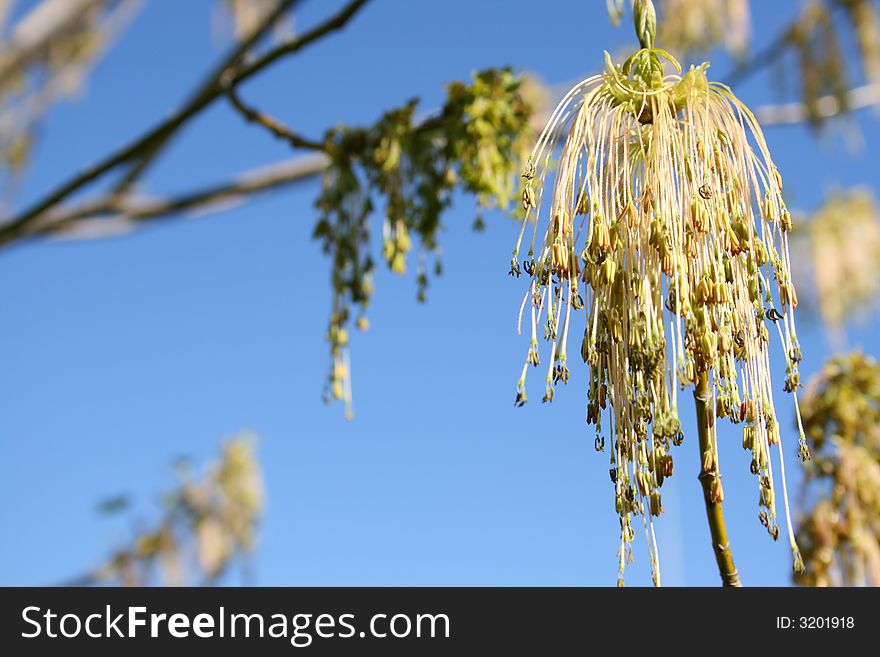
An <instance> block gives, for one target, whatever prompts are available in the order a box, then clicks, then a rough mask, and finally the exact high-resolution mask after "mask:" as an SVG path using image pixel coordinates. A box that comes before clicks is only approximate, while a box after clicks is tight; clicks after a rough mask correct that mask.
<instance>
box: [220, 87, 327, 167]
mask: <svg viewBox="0 0 880 657" xmlns="http://www.w3.org/2000/svg"><path fill="white" fill-rule="evenodd" d="M230 73H231V72H230ZM233 77H234V74H230V75H226V76H224V79H223V90H224V92H225V93H226V97H227V98H228V99H229V103H230V105H232V107H233V108H235V110H236V111H237V112H238V113H239V114H241V115H242V116H243V117H244V119H245V120H246V121H248V122H249V123H255V124H257V125H260V126H262V127H264V128H265V129H266V130H268V131H269V132H270V133H272V134H273V135H274V136H275V137H277V138H278V139H282V140H284V141H286V142H287V143H289V144H290V145H291V146H293V147H294V148H305V149H308V150H313V151H320V150H323V149H324V144H322V143H321V142H319V141H313V140H311V139H307V138H306V137H303V136H301V135H298V134H296V133H295V132H293V131H292V130H291V129H290V128H288V127H287V126H285V125H284V124H283V123H281V121H279V120H278V119H276V118H275V117H273V116H270V115H269V114H266V113H265V112H261V111H260V110H258V109H256V108H255V107H252V106H250V105H248V104H246V103H245V102H244V101H243V100H242V98H241V95H240V94H239V93H238V85H237V83H236V82H235V81H234V80H233Z"/></svg>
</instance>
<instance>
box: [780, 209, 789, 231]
mask: <svg viewBox="0 0 880 657" xmlns="http://www.w3.org/2000/svg"><path fill="white" fill-rule="evenodd" d="M779 227H780V228H782V230H783V231H785V232H786V233H790V232H791V229H792V222H791V212H789V211H788V210H785V211H783V213H782V216H781V217H780V219H779Z"/></svg>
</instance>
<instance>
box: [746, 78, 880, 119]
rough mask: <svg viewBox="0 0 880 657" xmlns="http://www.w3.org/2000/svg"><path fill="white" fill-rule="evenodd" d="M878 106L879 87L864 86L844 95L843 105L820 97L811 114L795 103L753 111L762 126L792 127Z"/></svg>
mask: <svg viewBox="0 0 880 657" xmlns="http://www.w3.org/2000/svg"><path fill="white" fill-rule="evenodd" d="M878 104H880V85H877V84H866V85H863V86H860V87H855V88H854V89H851V90H850V91H849V92H848V93H847V95H846V102H845V103H841V102H840V99H839V98H837V96H832V95H828V96H822V97H821V98H819V99H817V100H816V104H815V109H814V110H813V113H812V114H811V113H810V111H808V108H807V106H806V104H804V103H800V102H796V103H786V104H784V105H765V106H763V107H758V108H757V109H756V110H755V118H757V119H758V122H759V123H760V124H761V125H763V126H772V125H794V124H797V123H803V122H804V121H809V120H811V119H830V118H833V117H835V116H837V115H838V114H841V113H843V112H853V111H855V110H859V109H864V108H866V107H873V106H876V105H878Z"/></svg>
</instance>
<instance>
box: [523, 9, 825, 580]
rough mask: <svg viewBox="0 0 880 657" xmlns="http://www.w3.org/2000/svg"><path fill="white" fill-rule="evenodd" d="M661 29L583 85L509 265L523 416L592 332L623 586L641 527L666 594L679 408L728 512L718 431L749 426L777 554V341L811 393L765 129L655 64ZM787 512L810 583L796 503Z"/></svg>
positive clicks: (725, 98)
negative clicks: (535, 381)
mask: <svg viewBox="0 0 880 657" xmlns="http://www.w3.org/2000/svg"><path fill="white" fill-rule="evenodd" d="M636 6H637V10H638V4H637V5H636ZM652 18H653V16H647V17H645V16H638V15H637V16H636V24H637V26H638V25H639V22H640V21H641V22H642V32H641V33H640V34H648V33H649V35H648V36H646V37H641V36H640V40H641V41H642V45H643V49H642V50H639V51H638V52H636V53H635V54H634V55H632V56H631V57H630V58H629V59H628V60H626V62H624V63H623V64H622V65H620V66H616V65H614V64H613V63H612V61H611V58H610V56H608V55H607V53H606V69H605V71H604V72H603V73H602V74H600V75H596V76H593V77H590V78H588V79H586V80H584V81H582V82H581V83H579V84H578V85H576V86H575V87H574V88H573V89H572V90H571V91H570V92H569V93H568V94H567V95H566V96H565V98H564V99H563V100H562V101H561V102H560V104H559V105H558V107H557V108H556V110H555V112H554V113H553V115H552V117H551V119H550V121H549V123H548V125H547V126H546V128H545V130H544V131H543V134H542V135H541V137H540V138H539V140H538V142H537V144H536V145H535V147H534V150H533V151H532V156H531V159H530V161H529V164H528V166H527V168H526V171H525V172H524V174H523V179H524V185H523V190H522V203H523V207H524V209H525V211H526V220H525V221H524V222H523V225H522V230H521V232H520V237H519V240H518V242H517V245H516V248H515V249H514V252H513V260H512V262H511V273H512V274H513V275H516V276H519V275H521V274H522V273H523V272H525V274H526V275H527V276H528V278H529V287H528V291H527V292H526V294H525V297H524V299H523V303H522V306H521V310H520V328H522V323H523V322H525V324H526V326H527V330H528V331H529V333H530V336H531V339H530V343H529V347H528V351H527V355H526V359H525V364H524V365H523V369H522V375H521V376H520V378H519V381H518V385H517V394H516V403H517V405H522V404H525V403H526V399H527V395H526V375H527V373H528V371H529V369H530V368H532V367H542V368H543V371H544V372H545V384H546V386H545V392H544V397H543V400H544V401H545V402H549V401H552V400H553V396H554V389H555V386H557V385H558V384H559V383H563V384H565V383H567V382H568V379H569V353H570V352H569V346H570V344H571V343H572V341H573V340H576V339H577V338H573V337H572V336H573V335H574V334H575V333H576V331H578V329H576V328H575V325H576V321H577V320H576V317H577V315H578V314H579V313H582V315H581V317H583V318H584V324H583V325H584V327H585V328H584V332H583V338H582V340H581V341H580V349H579V353H580V356H581V358H582V359H583V361H584V362H585V363H586V364H587V365H588V366H589V373H590V374H589V386H588V390H587V422H588V423H589V424H592V425H595V427H596V434H597V435H596V443H595V444H596V449H597V450H599V451H602V450H604V449H605V436H610V437H611V444H610V458H611V471H610V474H611V480H612V482H613V485H614V490H615V505H616V509H617V512H618V514H619V516H620V527H621V548H620V555H619V556H620V571H621V580H620V582H621V583H622V573H623V568H624V564H625V563H626V562H627V561H628V560H631V558H632V551H631V542H632V541H633V539H634V536H635V528H634V526H633V525H634V522H635V518H636V517H637V516H641V517H642V519H643V522H644V527H645V531H646V534H647V536H648V544H649V549H650V552H651V557H652V566H653V572H654V579H655V582H656V583H659V562H658V560H657V549H656V540H655V538H654V531H653V524H652V516H658V515H659V514H660V513H661V511H662V508H663V507H662V498H661V493H660V489H661V486H662V484H663V482H664V480H665V479H666V478H667V477H669V476H671V475H672V472H673V461H672V454H671V450H670V448H671V446H672V445H677V444H679V443H680V442H681V441H682V439H683V436H682V432H681V426H680V423H679V412H678V401H677V397H678V391H679V390H680V389H684V388H685V387H689V386H693V387H694V388H695V390H696V393H697V394H698V395H699V397H700V399H701V400H702V401H704V402H705V403H706V406H707V408H708V415H709V418H708V419H709V427H710V440H709V443H708V448H707V449H706V451H705V452H704V453H703V454H702V459H703V472H704V473H705V475H706V476H708V477H710V480H711V496H712V499H713V501H716V502H720V501H721V500H722V499H723V496H724V491H723V488H722V484H721V476H720V471H719V463H718V438H717V423H716V419H718V420H720V419H722V418H727V419H729V420H730V421H731V422H733V423H736V424H742V425H743V447H744V448H745V449H747V450H749V451H750V452H751V453H752V462H751V471H752V473H753V474H754V475H755V476H756V478H757V482H758V489H759V501H760V520H761V522H762V523H763V524H764V525H765V526H766V527H767V529H768V531H769V532H770V534H771V535H772V536H773V538H774V539H775V538H777V537H778V535H779V526H778V524H777V503H776V492H777V482H776V481H774V476H773V469H772V467H771V450H772V449H773V447H774V446H776V448H777V450H778V463H779V467H780V468H782V492H783V494H785V479H784V464H783V449H782V441H781V432H780V423H779V419H778V415H777V412H776V405H775V402H774V383H773V381H772V380H771V375H770V348H769V343H770V339H771V336H773V335H775V336H778V338H779V339H780V340H781V341H782V344H783V345H784V352H785V354H786V360H787V363H786V365H787V376H786V379H785V384H784V388H785V390H786V391H788V392H794V391H795V390H796V389H797V388H798V387H799V385H800V382H799V373H798V362H799V361H800V360H801V351H800V348H799V346H798V340H797V336H796V333H795V325H794V309H795V307H796V306H797V303H798V301H797V295H796V293H795V289H794V287H793V285H792V280H791V274H790V262H789V248H788V241H787V233H788V232H789V231H790V230H791V228H792V222H791V215H790V213H789V211H788V210H787V209H786V205H785V202H784V201H783V196H782V179H781V176H780V174H779V172H778V170H777V169H776V167H775V166H774V164H773V161H772V160H771V157H770V153H769V151H768V149H767V145H766V143H765V141H764V137H763V135H762V132H761V129H760V127H759V126H758V124H757V122H756V120H755V118H754V116H753V115H752V113H751V112H750V111H749V110H748V108H747V107H745V106H744V105H743V104H742V103H741V102H740V101H739V100H738V99H737V98H736V97H735V96H734V95H733V93H732V92H731V90H730V89H729V88H728V87H726V86H724V85H721V84H718V83H715V82H710V81H709V80H708V79H707V77H706V68H707V66H708V65H706V64H704V65H703V66H700V67H697V68H693V67H692V68H691V69H690V70H689V71H687V72H686V73H684V74H682V71H681V68H680V66H679V65H678V63H677V62H676V61H675V60H674V58H672V56H671V55H669V53H666V52H665V51H662V50H659V49H655V48H654V47H653V25H652V24H651V20H652ZM646 23H647V27H645V24H646ZM667 65H671V66H672V67H673V68H674V69H675V72H674V73H671V74H667V72H666V70H665V69H666V66H667ZM527 228H531V232H532V235H531V239H530V242H529V239H528V236H527V235H526V229H527ZM539 230H540V231H541V232H539ZM527 242H528V247H527V249H528V250H527V253H526V255H525V258H524V259H523V261H522V262H521V261H520V257H521V250H522V249H524V248H525V244H526V243H527ZM542 338H543V340H544V341H546V342H547V343H548V344H549V348H548V349H547V350H546V352H544V354H543V356H542V350H541V348H540V341H541V339H542ZM575 350H576V353H577V347H575ZM795 403H796V399H795ZM801 434H802V435H801V440H800V444H801V450H800V453H801V456H802V457H803V458H804V459H806V458H808V452H807V448H806V444H805V442H804V437H803V432H801ZM785 506H786V520H787V524H788V537H789V540H790V545H791V549H792V552H793V555H794V561H795V568H796V569H800V568H801V559H800V555H799V553H798V548H797V545H796V543H795V540H794V534H793V532H792V529H791V522H790V520H789V519H788V513H787V511H788V509H787V507H788V504H787V496H785Z"/></svg>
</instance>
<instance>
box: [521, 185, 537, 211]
mask: <svg viewBox="0 0 880 657" xmlns="http://www.w3.org/2000/svg"><path fill="white" fill-rule="evenodd" d="M522 205H523V210H524V211H525V212H528V211H529V209H531V208H533V207H535V190H534V188H533V187H532V184H531V183H526V185H525V187H523V191H522Z"/></svg>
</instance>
